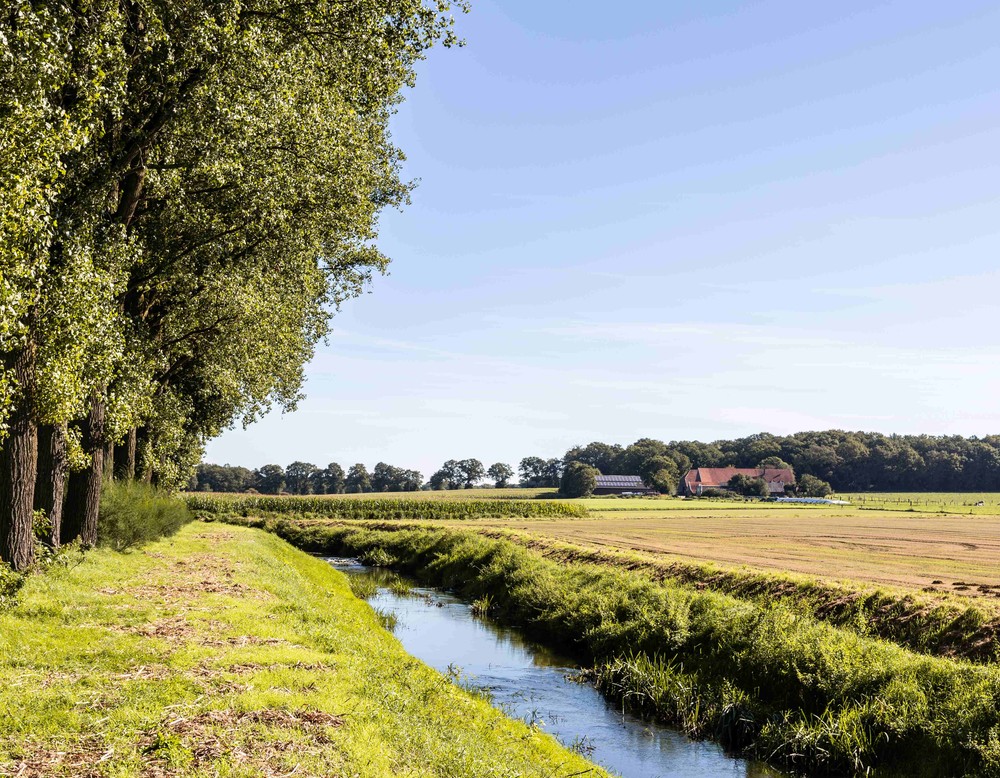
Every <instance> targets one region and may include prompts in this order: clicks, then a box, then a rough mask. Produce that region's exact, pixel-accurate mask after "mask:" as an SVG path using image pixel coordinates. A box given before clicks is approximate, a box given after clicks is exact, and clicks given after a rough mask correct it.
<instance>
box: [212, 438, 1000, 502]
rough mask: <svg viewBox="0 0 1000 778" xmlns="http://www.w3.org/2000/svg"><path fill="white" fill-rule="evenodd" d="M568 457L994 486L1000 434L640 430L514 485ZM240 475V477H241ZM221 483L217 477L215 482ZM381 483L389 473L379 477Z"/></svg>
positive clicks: (552, 482) (605, 463) (496, 478)
mask: <svg viewBox="0 0 1000 778" xmlns="http://www.w3.org/2000/svg"><path fill="white" fill-rule="evenodd" d="M571 463H580V464H582V465H586V466H589V467H591V468H593V469H594V470H596V471H597V472H598V473H601V474H604V475H637V476H639V477H641V478H642V479H643V481H644V482H645V483H646V484H647V485H649V486H651V487H653V488H655V489H657V490H658V491H660V492H661V493H664V494H673V493H676V491H677V488H678V486H679V483H680V479H681V478H683V477H684V475H685V474H686V473H687V472H688V470H691V469H693V468H699V467H729V466H732V467H740V468H756V467H779V468H780V467H788V468H791V469H792V470H793V472H794V473H795V474H796V477H797V479H798V480H799V482H800V487H803V488H804V489H805V491H806V492H808V493H809V494H817V495H818V494H822V493H824V492H825V485H826V484H828V485H829V486H830V487H831V488H832V489H834V490H836V491H838V492H865V491H887V492H891V491H897V492H919V491H925V492H959V491H973V492H974V491H984V492H988V491H1000V435H989V436H985V437H982V438H979V437H969V438H966V437H962V436H960V435H949V436H933V435H884V434H881V433H877V432H846V431H843V430H826V431H819V432H797V433H795V434H793V435H784V436H781V435H772V434H770V433H766V432H765V433H758V434H755V435H749V436H747V437H743V438H736V439H732V440H717V441H714V442H712V443H702V442H700V441H670V442H664V441H660V440H654V439H652V438H642V439H640V440H638V441H636V442H635V443H633V444H631V445H628V446H622V445H620V444H616V443H602V442H599V441H595V442H592V443H589V444H587V445H581V446H574V447H572V448H570V449H569V450H568V451H566V453H565V454H564V455H563V456H562V457H558V458H549V459H545V458H542V457H536V456H531V457H525V458H523V459H522V460H521V461H520V463H519V465H518V475H519V481H518V483H517V485H518V486H521V487H535V488H553V489H558V488H560V485H561V483H562V479H563V475H564V473H565V471H566V469H567V467H568V466H569V465H570V464H571ZM381 464H384V463H380V465H381ZM269 467H270V466H269ZM273 467H277V466H273ZM290 467H291V466H290ZM310 467H313V466H310ZM355 467H361V468H363V467H364V466H363V465H360V466H359V465H356V466H355ZM385 467H388V466H385ZM204 468H218V469H219V470H220V471H223V470H226V469H227V468H228V469H229V470H231V471H240V472H242V473H245V474H251V473H252V472H259V471H250V470H247V469H246V468H237V467H229V466H223V465H202V466H201V467H200V468H199V472H201V470H202V469H204ZM378 468H379V466H376V469H378ZM263 469H264V468H261V470H263ZM279 469H280V468H279ZM352 469H353V468H352ZM403 472H407V473H409V474H410V475H412V476H414V480H413V481H411V482H409V483H410V484H412V483H414V482H416V481H420V474H419V473H416V471H403ZM513 476H514V471H513V469H512V468H511V467H510V466H509V465H506V464H503V463H496V464H494V465H491V466H490V467H489V468H484V466H483V464H482V462H480V461H479V460H478V459H464V460H454V459H452V460H448V461H447V462H445V463H444V465H443V466H442V467H441V468H440V469H439V470H438V471H436V472H435V473H434V475H432V476H431V478H430V479H429V480H428V481H427V482H426V483H420V484H419V485H417V486H416V487H411V486H408V487H407V488H408V489H409V488H427V489H464V488H471V487H473V486H476V485H479V484H481V483H483V482H484V480H485V479H486V478H489V480H491V481H493V483H494V485H495V486H497V487H501V488H502V487H504V486H510V485H511V479H512V478H513ZM245 477H248V476H241V478H245ZM224 482H225V481H224V479H222V480H217V481H215V483H220V484H221V483H224ZM294 482H295V483H302V482H301V481H294ZM199 483H201V482H199ZM226 483H228V482H226ZM231 483H232V484H233V485H234V486H233V488H228V487H227V488H217V489H214V490H217V491H245V490H246V488H256V487H249V486H246V485H245V484H246V483H248V482H247V481H245V480H240V478H235V479H233V480H232V481H231ZM379 483H380V484H385V483H387V481H386V480H384V479H382V480H380V481H379ZM241 484H242V486H240V485H241ZM738 486H739V487H740V489H741V490H742V491H744V492H746V493H748V494H752V493H753V491H754V488H755V487H756V486H757V485H756V484H743V483H742V482H741V483H740V484H738ZM198 488H203V487H201V486H199V487H198ZM258 491H261V490H260V489H258ZM372 491H396V490H395V489H372ZM400 491H402V490H400ZM296 493H306V492H296ZM311 493H314V494H333V493H337V492H335V491H329V490H327V491H314V492H311Z"/></svg>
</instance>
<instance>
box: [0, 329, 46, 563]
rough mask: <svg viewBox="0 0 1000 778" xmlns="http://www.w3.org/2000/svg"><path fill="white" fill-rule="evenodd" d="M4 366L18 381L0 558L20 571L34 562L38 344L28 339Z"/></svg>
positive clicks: (0, 474) (0, 503)
mask: <svg viewBox="0 0 1000 778" xmlns="http://www.w3.org/2000/svg"><path fill="white" fill-rule="evenodd" d="M4 362H5V365H6V367H7V368H8V369H10V370H11V371H12V372H13V374H14V375H13V378H14V380H15V381H16V383H17V398H16V400H15V404H14V408H13V411H12V413H11V416H10V418H9V419H8V425H9V427H8V431H7V438H6V440H4V442H3V445H2V446H0V560H3V561H4V562H6V563H7V564H9V565H10V566H11V567H12V568H13V569H14V570H17V571H18V572H20V571H22V570H27V569H28V568H29V567H31V565H32V564H33V563H34V561H35V534H34V527H33V519H34V497H35V468H36V467H37V465H38V461H37V460H38V427H37V425H36V424H35V420H34V419H33V418H32V414H31V410H32V408H31V406H32V388H33V386H34V379H35V347H34V344H33V343H31V342H29V343H28V345H27V346H25V347H24V348H23V349H19V350H18V351H17V352H16V353H14V354H10V355H9V356H8V357H7V358H6V359H5V360H4Z"/></svg>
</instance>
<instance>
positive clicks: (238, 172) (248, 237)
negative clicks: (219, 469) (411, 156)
mask: <svg viewBox="0 0 1000 778" xmlns="http://www.w3.org/2000/svg"><path fill="white" fill-rule="evenodd" d="M451 6H458V7H464V6H465V3H464V2H463V0H456V2H450V1H449V0H430V1H427V0H384V1H382V0H352V2H350V3H329V2H325V0H301V2H295V3H286V2H280V0H241V1H240V2H232V3H225V2H221V3H220V2H217V0H162V1H161V2H157V3H148V2H120V1H119V0H90V2H86V3H79V2H69V1H68V0H56V1H55V2H44V3H39V2H30V1H29V0H13V1H12V2H10V3H7V4H5V7H4V10H3V13H2V14H0V123H2V132H0V136H2V137H0V561H2V562H4V563H7V564H9V565H10V566H11V567H12V568H14V569H15V570H25V569H28V568H30V567H31V565H32V564H33V560H34V557H35V553H36V549H35V544H36V527H39V526H44V527H45V529H44V530H43V531H42V533H41V534H43V535H44V538H43V541H44V542H45V543H47V544H48V545H50V546H53V547H54V546H58V545H59V544H60V543H61V542H63V543H64V542H66V541H69V540H74V539H79V540H80V541H81V543H82V544H83V545H84V546H90V545H93V544H94V543H95V542H96V540H97V518H98V511H99V504H100V496H101V486H102V482H103V481H104V480H105V479H107V478H109V477H116V478H119V479H122V480H132V479H136V480H141V481H146V482H151V483H158V484H161V485H165V486H168V487H173V486H180V485H183V484H184V483H186V482H187V479H188V476H189V473H190V472H191V471H192V470H193V469H194V467H195V465H196V464H197V462H198V461H199V460H200V458H201V454H202V449H203V446H204V443H205V441H207V440H208V439H210V438H212V437H214V436H216V435H218V434H219V433H220V432H221V431H222V430H223V429H225V428H226V427H228V426H230V425H231V424H233V423H234V422H237V421H242V422H243V423H249V422H251V421H253V420H255V419H257V418H259V417H260V416H261V415H263V414H264V413H265V412H267V411H268V410H269V409H270V408H272V407H273V406H279V407H281V408H283V409H286V410H288V409H293V408H294V407H295V405H296V402H297V401H298V400H299V399H300V397H301V386H302V380H303V366H304V365H305V364H306V363H307V362H308V361H309V359H310V358H311V356H312V354H313V351H314V348H315V345H316V343H317V342H319V341H320V340H321V339H322V338H323V337H324V336H325V335H326V334H327V332H328V330H329V318H330V316H331V314H332V313H333V312H334V311H336V309H337V308H338V307H339V306H340V304H341V303H342V302H343V301H345V300H347V299H350V298H352V297H355V296H357V295H358V294H360V293H362V292H363V291H364V290H365V288H366V286H367V284H368V282H369V281H370V279H371V277H372V276H373V274H375V273H380V272H382V271H384V269H385V267H386V265H387V263H388V258H387V257H385V256H384V255H383V254H382V253H381V252H379V251H378V250H377V248H375V246H374V241H375V239H376V238H377V225H378V215H379V213H380V212H381V210H382V209H384V208H386V207H398V206H402V205H404V204H405V203H406V202H407V201H408V197H409V192H410V189H411V185H410V184H409V183H407V182H405V181H403V180H402V179H401V171H400V165H401V160H402V153H401V152H400V151H399V150H398V149H397V148H396V147H395V146H394V145H393V143H392V139H391V136H390V133H389V119H390V116H391V114H392V112H393V111H394V107H395V106H396V105H397V104H398V103H399V102H400V100H401V94H402V92H403V90H404V89H405V88H406V87H408V86H412V85H413V84H414V78H415V76H414V73H415V71H414V68H415V64H416V62H417V61H418V60H420V59H422V58H423V55H424V52H425V51H426V50H427V49H428V48H429V47H430V46H431V45H433V44H434V43H435V42H437V41H443V42H444V43H445V44H450V43H453V42H455V40H454V37H453V33H452V21H451V19H450V16H449V13H448V12H449V10H450V7H451Z"/></svg>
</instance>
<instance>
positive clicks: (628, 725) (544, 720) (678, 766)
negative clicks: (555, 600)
mask: <svg viewBox="0 0 1000 778" xmlns="http://www.w3.org/2000/svg"><path fill="white" fill-rule="evenodd" d="M328 561H329V562H330V563H331V564H333V565H334V566H335V567H336V568H337V569H338V570H341V571H343V572H345V573H347V574H348V575H350V576H363V577H367V578H368V579H369V580H370V582H371V583H372V584H374V586H373V589H374V594H373V595H372V596H371V597H370V598H369V600H368V601H369V603H371V605H372V606H373V607H374V608H376V609H378V610H379V611H381V612H382V613H383V614H387V615H389V614H391V616H392V617H395V621H396V624H395V627H394V630H393V631H394V634H395V635H396V637H397V638H398V639H399V641H400V642H401V643H402V644H403V647H404V648H405V649H406V650H407V651H408V652H409V653H410V654H411V655H412V656H414V657H416V658H417V659H420V660H421V661H422V662H424V663H425V664H428V665H430V666H431V667H433V668H435V669H436V670H438V671H439V672H441V673H445V674H449V675H451V676H453V677H454V678H455V679H456V680H457V682H458V683H461V684H462V685H463V686H466V687H468V688H470V689H474V690H478V691H480V692H482V693H484V694H486V695H487V696H488V698H489V699H490V701H491V702H492V704H493V705H495V706H496V707H498V708H500V709H501V710H503V711H504V712H505V713H506V714H507V715H508V716H511V717H513V718H519V719H522V720H524V721H525V722H527V723H529V724H534V725H535V726H537V727H539V728H540V729H542V730H544V731H545V732H548V733H549V734H551V735H553V736H554V737H555V738H556V739H557V740H558V741H559V742H560V743H562V744H563V745H564V746H566V747H567V748H572V749H574V750H577V751H579V752H580V753H582V754H583V755H584V756H586V757H587V758H589V759H590V760H591V761H593V762H596V763H598V764H600V765H601V766H603V767H605V768H606V769H607V770H609V771H611V772H612V773H615V774H617V775H620V776H622V778H708V777H709V776H713V777H714V776H724V777H725V778H776V777H777V776H780V775H782V774H781V773H779V772H777V771H775V770H773V769H772V768H769V767H767V766H766V765H761V764H758V763H755V762H749V761H747V760H744V759H737V758H734V757H732V756H729V755H728V754H726V753H725V752H724V751H723V750H722V748H721V747H720V746H719V745H718V744H716V743H712V742H710V741H694V740H691V739H689V738H687V737H685V736H684V735H683V734H682V733H680V732H678V731H676V730H674V729H671V728H670V727H665V726H661V725H658V724H655V723H652V722H649V721H646V720H644V719H641V718H639V717H636V716H632V715H630V714H627V713H623V712H622V711H621V710H620V709H619V708H618V707H617V706H616V705H614V704H613V703H610V702H609V701H608V700H606V699H605V698H604V697H603V695H601V693H600V692H598V691H597V690H596V689H595V688H594V687H593V686H592V685H590V684H589V683H586V682H582V681H581V680H580V679H579V674H580V668H579V666H577V665H576V664H575V663H574V662H573V661H572V660H570V659H568V658H566V657H564V656H560V655H559V654H557V653H554V652H552V651H550V650H548V649H547V648H545V647H544V646H540V645H538V644H537V643H534V642H532V641H530V640H527V639H526V638H524V636H523V635H521V633H520V632H519V631H518V630H517V629H512V628H509V627H503V626H500V625H497V624H494V623H493V622H491V621H490V620H489V619H485V618H481V617H478V616H476V615H474V614H473V611H472V608H471V606H470V605H469V604H468V603H466V602H464V601H462V600H460V599H459V598H457V597H454V596H452V595H450V594H448V593H446V592H442V591H439V590H436V589H430V588H423V587H418V586H413V587H412V588H411V589H410V590H409V592H406V593H404V590H405V589H406V585H407V584H410V583H412V582H408V581H406V580H405V579H402V578H400V577H399V576H397V575H396V574H394V573H391V572H388V571H386V570H381V569H376V568H367V567H363V566H362V565H360V564H358V563H357V562H354V561H352V560H344V559H330V560H328ZM399 582H403V583H404V585H403V586H399V585H398V584H399ZM394 584H396V585H394ZM390 587H392V588H391V589H390Z"/></svg>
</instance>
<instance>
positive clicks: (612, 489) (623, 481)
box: [594, 475, 656, 495]
mask: <svg viewBox="0 0 1000 778" xmlns="http://www.w3.org/2000/svg"><path fill="white" fill-rule="evenodd" d="M594 494H627V495H633V494H656V490H655V489H650V488H649V487H648V486H646V484H644V483H643V482H642V479H641V478H640V477H639V476H637V475H599V476H597V486H595V487H594Z"/></svg>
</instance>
